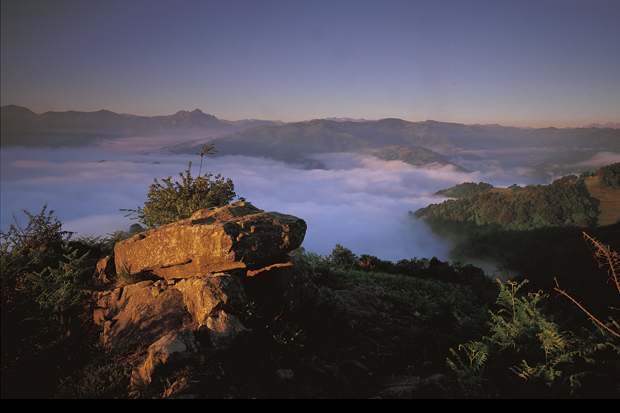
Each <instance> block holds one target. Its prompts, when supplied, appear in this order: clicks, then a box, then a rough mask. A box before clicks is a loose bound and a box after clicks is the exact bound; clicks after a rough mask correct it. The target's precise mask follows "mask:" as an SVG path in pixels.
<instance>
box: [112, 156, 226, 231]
mask: <svg viewBox="0 0 620 413" xmlns="http://www.w3.org/2000/svg"><path fill="white" fill-rule="evenodd" d="M214 152H215V150H214V149H213V144H211V145H205V146H203V147H202V152H201V153H197V155H199V156H200V161H201V167H202V157H203V155H206V154H209V155H212V154H213V153H214ZM191 168H192V163H191V162H190V163H189V165H188V167H187V170H186V171H185V175H183V173H179V176H180V177H181V181H174V182H173V181H172V176H169V177H168V178H165V179H162V183H163V184H162V183H159V182H158V181H157V178H155V179H154V181H155V182H154V183H153V184H152V185H151V186H150V190H149V193H148V195H147V197H148V199H147V201H146V202H145V203H144V207H140V206H138V208H137V209H135V210H134V209H121V211H127V212H129V214H127V215H125V216H130V215H132V214H137V216H136V217H132V218H131V219H135V220H138V221H139V222H141V223H142V224H144V225H146V226H147V227H149V228H156V227H159V226H161V225H166V224H170V223H172V222H175V221H179V220H181V219H187V218H189V217H190V216H191V215H192V214H193V213H194V212H196V211H199V210H201V209H205V208H211V207H217V206H224V205H227V204H229V203H231V202H232V201H233V199H234V198H235V197H236V196H237V195H236V194H235V185H234V184H233V181H232V180H231V179H230V178H228V179H225V178H223V177H222V176H221V175H220V174H218V175H213V174H212V173H209V172H207V173H205V174H204V175H201V174H200V173H199V174H198V178H195V179H194V178H193V177H192V175H191Z"/></svg>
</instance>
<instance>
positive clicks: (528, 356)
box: [446, 280, 620, 397]
mask: <svg viewBox="0 0 620 413" xmlns="http://www.w3.org/2000/svg"><path fill="white" fill-rule="evenodd" d="M498 282H499V284H500V288H501V290H500V293H499V295H498V298H497V301H496V304H497V306H498V308H499V310H498V311H489V314H490V321H489V322H488V324H489V327H490V333H491V334H490V335H489V336H483V337H482V341H470V342H468V343H467V344H465V345H460V346H459V350H461V349H463V350H464V351H465V355H466V357H467V358H468V359H469V363H467V362H466V361H463V359H462V357H461V356H459V355H458V354H457V352H456V351H455V350H453V349H450V353H451V355H452V358H447V360H446V364H447V366H448V367H449V368H450V369H451V370H452V371H453V373H454V380H452V381H451V384H450V385H449V386H447V388H446V390H447V391H448V392H449V393H450V394H451V396H456V397H500V396H501V397H591V396H592V395H593V394H596V395H599V394H606V395H607V397H612V394H614V392H615V393H616V395H617V393H618V392H619V391H620V381H618V379H617V378H612V377H614V375H615V376H616V377H617V370H618V367H620V363H618V361H617V360H616V361H615V362H611V361H610V360H609V351H611V352H615V353H616V356H617V355H618V354H620V347H619V346H618V345H617V343H614V341H613V337H612V336H611V335H610V334H604V331H603V330H600V329H599V331H598V333H592V332H590V333H589V334H588V335H585V336H584V335H582V336H581V337H580V336H578V335H577V334H575V333H574V332H572V331H563V330H562V329H561V327H560V325H559V324H557V323H556V322H554V321H553V319H552V316H549V315H547V314H546V313H545V311H544V310H543V308H542V304H543V301H544V300H545V299H546V298H547V296H546V295H544V294H542V292H538V293H531V292H530V293H527V294H520V293H519V290H521V289H522V287H523V286H524V285H525V284H526V283H527V281H523V282H521V283H517V282H514V281H508V282H507V283H506V284H504V283H502V282H501V281H499V280H498ZM615 325H616V328H617V323H615ZM601 333H603V334H601ZM606 353H607V354H606ZM613 357H614V356H613V355H612V359H613ZM466 360H467V359H466ZM610 362H611V365H610ZM609 367H611V369H610V368H609ZM614 370H615V371H614ZM610 374H611V375H610ZM601 383H606V385H605V386H604V390H603V391H602V392H601V387H600V386H601ZM606 392H607V393H606Z"/></svg>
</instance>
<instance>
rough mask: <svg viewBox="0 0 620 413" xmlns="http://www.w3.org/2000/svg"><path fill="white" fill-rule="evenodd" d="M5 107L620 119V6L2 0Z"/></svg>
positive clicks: (522, 120)
mask: <svg viewBox="0 0 620 413" xmlns="http://www.w3.org/2000/svg"><path fill="white" fill-rule="evenodd" d="M1 7H2V17H1V18H2V25H1V30H2V34H1V42H2V45H1V54H2V55H1V65H2V66H1V69H2V70H1V104H2V105H7V104H16V105H20V106H26V107H28V108H30V109H32V110H33V111H35V112H37V113H42V112H45V111H50V110H53V111H65V110H81V111H95V110H100V109H108V110H111V111H114V112H117V113H132V114H136V115H147V116H153V115H168V114H172V113H175V112H177V111H179V110H193V109H196V108H199V109H201V110H203V111H204V112H206V113H210V114H213V115H215V116H217V117H218V118H220V119H228V120H237V119H245V118H259V119H279V120H283V121H298V120H305V119H312V118H324V117H352V118H366V119H380V118H386V117H397V118H401V119H405V120H409V121H423V120H426V119H433V120H438V121H446V122H459V123H467V124H473V123H499V124H502V125H514V126H533V127H545V126H556V127H566V126H583V125H585V124H589V123H593V122H599V123H606V122H609V121H614V122H619V121H620V24H619V23H618V22H620V1H618V0H611V1H602V0H588V1H573V0H561V1H551V0H537V1H528V0H518V1H517V0H513V1H501V0H493V1H470V0H452V1H430V0H426V1H415V0H407V1H391V0H381V1H378V0H377V1H363V0H355V1H340V0H330V1H320V0H311V1H310V0H305V1H295V0H287V1H275V0H254V1H249V0H245V1H237V0H228V1H223V0H220V1H206V0H202V1H190V0H174V1H158V0H136V1H131V0H123V1H115V0H105V1H97V0H92V1H84V0H80V1H60V0H55V1H40V0H18V1H14V0H2V3H1Z"/></svg>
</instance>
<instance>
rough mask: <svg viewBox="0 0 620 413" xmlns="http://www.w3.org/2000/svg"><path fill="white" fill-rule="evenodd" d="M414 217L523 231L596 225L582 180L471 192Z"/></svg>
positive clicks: (430, 220)
mask: <svg viewBox="0 0 620 413" xmlns="http://www.w3.org/2000/svg"><path fill="white" fill-rule="evenodd" d="M415 216H416V217H418V218H420V217H425V218H427V219H428V221H429V222H431V223H434V222H435V221H452V222H458V221H461V222H463V221H464V222H473V223H475V224H476V225H479V226H480V225H489V224H497V225H499V226H500V227H501V228H502V229H507V230H524V229H533V228H545V227H550V226H556V227H590V226H593V225H595V224H596V216H597V213H596V209H595V207H594V205H593V203H592V201H591V200H590V197H589V194H588V191H587V189H586V187H585V184H584V183H583V180H580V181H578V182H576V181H573V180H570V179H560V180H558V181H556V182H554V183H553V184H551V185H536V186H534V185H528V186H526V187H525V188H524V189H523V190H519V191H510V192H494V191H482V192H478V193H473V194H472V195H469V196H466V197H463V198H460V199H458V200H446V201H444V202H442V203H441V204H432V205H429V206H427V207H425V208H421V209H419V210H417V211H416V212H415Z"/></svg>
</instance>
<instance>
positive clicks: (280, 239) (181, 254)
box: [114, 202, 307, 279]
mask: <svg viewBox="0 0 620 413" xmlns="http://www.w3.org/2000/svg"><path fill="white" fill-rule="evenodd" d="M306 228H307V227H306V222H305V221H304V220H303V219H300V218H297V217H295V216H292V215H287V214H281V213H278V212H265V211H263V210H260V209H258V208H256V207H254V206H253V205H251V204H249V203H247V202H237V203H234V204H230V205H227V206H224V207H216V208H208V209H203V210H201V211H197V212H196V213H194V214H193V215H192V216H191V217H190V218H189V219H185V220H181V221H177V222H175V223H172V224H168V225H164V226H161V227H159V228H156V229H152V230H149V231H145V232H142V233H139V234H137V235H135V236H133V237H131V238H128V239H126V240H123V241H120V242H118V243H117V244H116V246H115V247H114V257H115V258H114V259H115V265H116V271H117V272H119V273H120V272H126V273H128V274H138V273H142V272H150V273H152V274H154V275H155V276H157V277H162V278H166V279H171V278H188V277H195V276H197V275H207V274H213V273H217V272H224V271H231V270H239V269H240V270H247V271H255V270H258V269H260V268H263V267H266V266H269V265H272V264H274V263H278V262H283V261H285V260H286V256H287V253H288V252H290V251H292V250H294V249H296V248H298V247H300V246H301V243H302V242H303V239H304V237H305V234H306Z"/></svg>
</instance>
